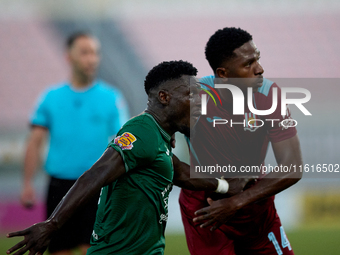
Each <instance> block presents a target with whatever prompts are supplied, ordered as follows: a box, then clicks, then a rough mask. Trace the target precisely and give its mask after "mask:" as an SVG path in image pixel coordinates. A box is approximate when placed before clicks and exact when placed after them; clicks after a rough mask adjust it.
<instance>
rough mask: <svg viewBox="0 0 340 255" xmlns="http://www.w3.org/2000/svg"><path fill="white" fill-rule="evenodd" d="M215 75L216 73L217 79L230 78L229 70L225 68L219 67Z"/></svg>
mask: <svg viewBox="0 0 340 255" xmlns="http://www.w3.org/2000/svg"><path fill="white" fill-rule="evenodd" d="M215 73H216V78H227V77H228V69H226V68H224V67H218V68H217V69H216V72H215Z"/></svg>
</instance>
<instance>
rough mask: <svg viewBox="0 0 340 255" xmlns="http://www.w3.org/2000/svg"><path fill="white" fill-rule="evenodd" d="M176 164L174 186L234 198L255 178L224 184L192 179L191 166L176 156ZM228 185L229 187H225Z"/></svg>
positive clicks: (174, 158)
mask: <svg viewBox="0 0 340 255" xmlns="http://www.w3.org/2000/svg"><path fill="white" fill-rule="evenodd" d="M172 160H173V163H174V180H173V182H174V185H176V186H179V187H181V188H183V189H189V190H206V191H216V192H218V193H222V194H226V195H228V196H233V195H235V194H238V193H240V192H241V191H242V190H243V189H244V187H245V186H246V184H247V183H248V182H249V181H251V180H253V179H254V178H252V177H248V178H231V179H228V180H226V183H227V184H225V183H223V181H221V180H219V181H218V180H217V179H216V178H209V177H207V178H190V166H189V165H188V164H186V163H184V162H182V161H180V160H179V159H178V158H177V157H176V156H175V155H173V157H172ZM225 185H227V186H225Z"/></svg>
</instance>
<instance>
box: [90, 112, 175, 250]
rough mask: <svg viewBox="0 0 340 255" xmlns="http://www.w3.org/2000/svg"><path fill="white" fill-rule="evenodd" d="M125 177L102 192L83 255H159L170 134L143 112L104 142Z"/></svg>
mask: <svg viewBox="0 0 340 255" xmlns="http://www.w3.org/2000/svg"><path fill="white" fill-rule="evenodd" d="M109 146H111V147H112V148H114V149H115V150H117V151H118V152H119V153H120V154H121V156H122V158H123V161H124V163H125V169H126V174H125V175H123V176H122V177H120V178H119V179H118V180H117V181H115V182H114V183H112V184H110V185H108V186H105V187H103V188H102V191H101V195H100V199H99V203H98V211H97V217H96V222H95V225H94V230H93V233H92V237H91V245H92V246H91V248H90V249H89V250H88V254H123V255H127V254H134V255H135V254H138V255H140V254H147V255H151V254H163V253H164V247H165V239H164V230H165V225H166V222H167V218H168V198H169V193H170V191H171V189H172V179H173V165H172V152H171V146H170V135H169V134H167V133H166V132H165V131H164V130H163V129H162V128H161V127H160V126H159V124H158V123H157V122H156V121H155V119H154V118H153V117H152V116H151V115H150V114H148V113H143V114H141V115H139V116H137V117H134V118H133V119H131V120H130V121H128V122H127V123H126V124H125V125H124V126H123V127H122V128H121V130H120V131H119V132H118V134H117V137H116V138H115V139H114V140H112V142H111V143H110V144H109Z"/></svg>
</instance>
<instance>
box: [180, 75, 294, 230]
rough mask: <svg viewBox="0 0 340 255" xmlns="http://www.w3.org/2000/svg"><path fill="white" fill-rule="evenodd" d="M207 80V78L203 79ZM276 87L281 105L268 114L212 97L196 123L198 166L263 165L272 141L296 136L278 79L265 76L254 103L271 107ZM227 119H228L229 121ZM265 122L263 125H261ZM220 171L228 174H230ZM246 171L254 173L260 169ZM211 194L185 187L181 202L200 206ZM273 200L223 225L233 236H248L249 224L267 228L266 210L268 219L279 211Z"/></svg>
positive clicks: (193, 152)
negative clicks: (236, 108) (235, 109)
mask: <svg viewBox="0 0 340 255" xmlns="http://www.w3.org/2000/svg"><path fill="white" fill-rule="evenodd" d="M210 79H213V78H211V77H210ZM206 81H207V78H205V80H203V82H206ZM210 85H211V83H210ZM274 88H276V90H277V98H278V100H277V108H276V110H275V111H274V112H273V113H272V114H269V115H266V116H259V115H256V114H254V113H252V112H250V110H249V108H248V106H247V105H245V112H244V115H233V114H232V107H231V105H230V104H228V103H227V102H223V101H222V105H220V104H219V103H218V104H217V106H216V105H215V103H214V101H213V100H208V102H207V115H202V116H201V117H200V119H199V120H198V122H197V124H196V126H195V135H194V136H193V137H192V138H191V139H190V142H191V144H190V148H191V163H192V164H193V165H195V166H196V165H201V166H216V164H218V165H219V166H228V165H231V166H235V167H236V169H237V170H240V169H241V167H245V166H258V167H260V166H261V164H262V165H263V164H264V159H265V156H266V152H267V148H268V143H269V141H271V142H273V143H276V142H280V141H283V140H286V139H289V138H291V137H294V136H295V135H296V128H295V127H288V126H289V125H291V124H292V121H291V117H290V112H289V111H287V114H286V115H285V116H282V115H281V90H280V88H279V87H278V86H277V85H276V84H275V83H273V82H271V81H269V80H267V79H264V81H263V85H262V87H260V88H259V90H258V92H256V93H254V94H253V106H254V108H255V109H257V110H267V109H270V108H271V106H272V101H273V89H274ZM214 119H218V120H219V121H215V127H213V124H214ZM225 120H226V121H228V122H227V123H225V122H226V121H225ZM261 120H262V121H261ZM220 123H225V124H220ZM262 124H263V126H262V127H259V126H261V125H262ZM190 142H189V143H190ZM220 175H221V176H222V175H224V176H225V177H228V174H220ZM237 175H238V176H240V175H242V174H237V173H236V174H234V175H233V176H237ZM244 175H245V174H244V173H243V176H244ZM246 175H251V176H253V175H260V173H257V174H256V173H248V174H246ZM229 176H230V175H229ZM255 185H256V184H255ZM210 195H211V193H208V192H197V191H188V190H183V192H182V194H181V196H182V198H181V199H180V200H181V203H182V204H181V206H182V207H187V208H197V207H198V206H202V205H204V204H205V203H206V198H207V197H209V196H210ZM273 201H274V197H271V198H268V199H264V200H261V201H258V202H256V203H253V204H251V205H248V206H246V207H244V208H242V209H241V210H239V211H238V212H237V213H236V215H235V217H233V218H232V220H231V221H230V222H228V224H227V225H225V226H223V229H224V230H226V231H227V232H230V235H232V236H233V235H234V234H235V235H236V236H244V235H247V234H248V233H250V232H252V231H253V229H249V227H250V228H257V227H259V226H261V228H263V227H264V226H263V225H262V224H265V223H266V222H267V223H268V224H270V222H268V221H266V222H263V218H264V217H263V216H264V215H263V214H264V213H265V214H267V216H268V217H265V218H267V219H270V218H274V217H275V215H276V211H275V210H274V209H273V210H272V212H271V208H274V207H273ZM273 214H274V215H273ZM260 219H261V222H259V221H260ZM244 223H249V225H244ZM221 229H222V228H221ZM207 231H209V230H207Z"/></svg>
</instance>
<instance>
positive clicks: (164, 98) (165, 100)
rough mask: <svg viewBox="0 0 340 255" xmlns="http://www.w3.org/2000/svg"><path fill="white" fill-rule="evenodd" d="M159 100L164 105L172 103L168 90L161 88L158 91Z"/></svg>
mask: <svg viewBox="0 0 340 255" xmlns="http://www.w3.org/2000/svg"><path fill="white" fill-rule="evenodd" d="M158 100H159V102H160V103H161V104H162V105H169V103H170V94H169V92H168V91H166V90H160V91H159V92H158Z"/></svg>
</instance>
